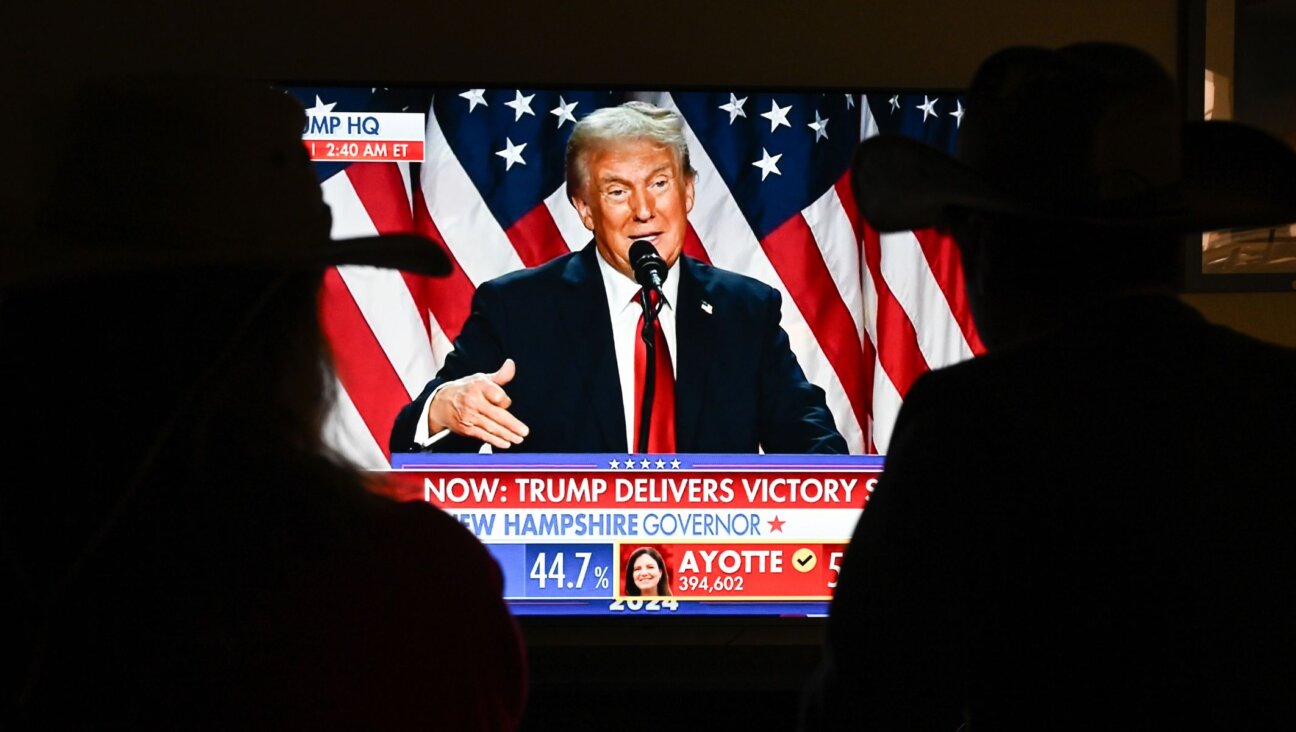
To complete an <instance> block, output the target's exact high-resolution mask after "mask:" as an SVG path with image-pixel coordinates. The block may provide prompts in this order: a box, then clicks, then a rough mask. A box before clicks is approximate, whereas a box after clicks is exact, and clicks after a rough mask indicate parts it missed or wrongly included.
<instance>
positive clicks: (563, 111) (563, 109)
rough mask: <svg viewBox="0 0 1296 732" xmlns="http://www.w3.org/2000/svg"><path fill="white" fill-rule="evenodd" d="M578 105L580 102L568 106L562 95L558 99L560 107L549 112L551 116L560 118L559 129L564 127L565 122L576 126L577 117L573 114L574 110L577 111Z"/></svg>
mask: <svg viewBox="0 0 1296 732" xmlns="http://www.w3.org/2000/svg"><path fill="white" fill-rule="evenodd" d="M577 104H580V102H572V103H571V104H568V103H567V100H566V99H563V98H562V96H561V95H560V96H559V97H558V106H556V107H554V108H553V109H551V110H549V114H552V115H554V116H555V117H557V118H558V126H559V127H562V126H563V122H571V123H572V124H576V116H575V115H573V114H572V110H574V109H576V105H577Z"/></svg>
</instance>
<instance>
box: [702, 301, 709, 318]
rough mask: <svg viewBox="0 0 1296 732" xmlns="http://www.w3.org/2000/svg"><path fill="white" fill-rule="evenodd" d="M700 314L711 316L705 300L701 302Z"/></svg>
mask: <svg viewBox="0 0 1296 732" xmlns="http://www.w3.org/2000/svg"><path fill="white" fill-rule="evenodd" d="M702 312H704V313H706V314H707V315H710V314H711V303H709V302H707V301H706V300H703V301H702Z"/></svg>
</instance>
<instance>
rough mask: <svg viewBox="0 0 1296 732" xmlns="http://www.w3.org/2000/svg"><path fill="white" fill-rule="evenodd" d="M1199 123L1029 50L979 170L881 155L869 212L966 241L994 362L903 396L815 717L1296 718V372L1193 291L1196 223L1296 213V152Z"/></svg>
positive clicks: (1123, 68)
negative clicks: (1206, 316) (1185, 293)
mask: <svg viewBox="0 0 1296 732" xmlns="http://www.w3.org/2000/svg"><path fill="white" fill-rule="evenodd" d="M1179 114H1180V112H1179V108H1178V106H1177V103H1176V100H1175V94H1174V89H1173V85H1172V83H1171V81H1170V79H1169V78H1168V76H1167V75H1166V74H1165V73H1164V72H1163V71H1162V70H1161V69H1160V68H1159V67H1158V66H1157V65H1156V63H1155V62H1154V61H1152V60H1151V59H1150V58H1149V57H1147V56H1146V55H1144V54H1143V53H1142V52H1139V51H1137V50H1134V49H1131V48H1127V47H1122V46H1113V45H1103V44H1085V45H1077V46H1071V47H1067V48H1064V49H1061V50H1058V51H1049V50H1044V49H1034V48H1015V49H1009V50H1006V51H1003V52H1001V53H998V54H995V55H994V56H992V57H990V58H989V59H988V60H987V61H986V62H985V63H984V64H983V65H982V66H981V67H980V69H979V70H978V72H977V73H976V76H975V78H974V79H973V81H972V84H971V88H970V91H969V95H968V99H967V115H966V116H965V117H964V118H963V125H962V130H961V132H960V139H959V149H958V155H957V159H951V158H948V157H946V156H945V155H943V154H942V153H939V152H937V151H935V150H932V149H930V148H926V147H923V146H922V145H920V144H918V143H915V142H910V141H907V140H902V139H897V138H889V137H878V138H874V139H871V140H868V141H866V142H864V143H863V144H862V145H861V147H860V150H859V152H858V157H857V160H856V166H857V168H856V173H857V176H856V181H857V182H858V183H859V186H857V188H856V194H857V196H858V198H859V202H860V205H861V209H862V212H863V214H864V215H865V217H866V218H868V219H869V220H870V221H871V222H872V223H873V224H874V225H875V226H877V228H878V229H880V230H882V231H892V230H900V229H911V228H919V227H929V226H939V227H945V228H948V229H949V230H951V231H952V233H953V235H954V237H955V240H956V241H957V243H958V245H959V248H960V252H961V254H962V259H963V265H964V270H965V276H966V281H967V290H968V297H969V300H970V302H971V305H972V312H973V314H974V317H975V320H976V324H977V327H978V329H979V331H980V333H981V335H982V337H983V338H984V340H985V342H986V344H987V346H988V349H989V353H988V354H987V355H985V356H984V357H980V358H976V359H974V360H972V361H969V362H966V363H962V364H959V365H956V366H952V367H950V368H947V369H942V370H938V371H934V372H932V373H930V374H928V375H925V376H924V377H922V378H921V379H919V380H918V381H917V382H916V383H915V384H914V386H913V388H912V390H911V391H910V392H909V393H908V395H907V396H906V398H905V403H904V407H903V408H902V410H901V412H900V416H899V419H898V421H897V424H896V428H895V434H894V437H893V439H892V441H891V445H890V451H889V454H888V455H887V465H886V469H885V471H884V473H883V475H882V478H881V480H880V482H879V484H878V486H877V489H876V491H875V492H874V494H873V495H872V498H871V500H870V502H869V505H868V508H867V509H866V510H865V512H864V514H863V516H862V518H861V520H860V522H859V524H858V526H857V528H856V530H855V535H854V537H853V538H852V540H851V543H850V546H849V549H848V551H847V554H846V558H845V561H844V566H843V567H842V571H841V578H840V584H839V585H838V587H837V590H836V595H835V598H834V600H833V605H832V611H831V617H830V619H829V623H828V629H827V636H826V641H825V647H824V660H823V664H822V666H821V669H820V673H819V674H818V675H817V677H816V678H815V679H813V680H812V683H811V684H810V685H809V687H808V688H807V693H806V698H805V700H804V701H805V703H804V706H803V710H802V711H803V714H802V726H803V727H804V728H805V729H808V730H819V729H896V730H925V729H936V730H949V731H950V732H953V731H954V730H956V729H960V728H962V729H966V730H990V729H994V730H998V729H1029V730H1042V729H1094V730H1097V729H1103V730H1106V729H1199V728H1200V729H1277V728H1285V727H1286V726H1287V725H1290V724H1291V722H1292V719H1294V718H1296V583H1293V582H1292V579H1291V578H1292V577H1293V576H1296V538H1294V537H1296V461H1293V460H1292V444H1293V443H1292V438H1293V429H1292V423H1293V419H1294V418H1296V356H1294V355H1293V353H1292V352H1291V351H1289V350H1286V349H1282V348H1279V347H1276V346H1272V345H1268V344H1265V343H1261V342H1258V341H1256V340H1253V339H1251V338H1248V337H1246V336H1243V335H1240V334H1238V333H1235V332H1232V331H1230V330H1228V329H1225V328H1221V327H1216V326H1212V325H1210V324H1208V323H1207V322H1205V321H1204V320H1203V319H1202V318H1201V317H1200V316H1199V315H1198V314H1197V313H1196V312H1194V311H1192V310H1190V309H1188V308H1187V307H1185V306H1184V305H1182V304H1181V303H1179V302H1178V301H1177V300H1176V299H1174V297H1173V296H1172V293H1171V285H1172V283H1173V282H1174V266H1175V258H1176V256H1177V251H1178V247H1179V245H1180V241H1181V237H1182V236H1183V235H1184V234H1185V233H1189V232H1194V231H1201V230H1204V229H1209V228H1218V227H1228V226H1250V225H1262V224H1275V223H1280V222H1284V221H1290V220H1296V156H1294V155H1293V154H1292V152H1291V151H1290V150H1288V149H1286V148H1284V147H1283V146H1282V145H1281V144H1280V143H1278V142H1276V141H1274V140H1272V139H1271V138H1268V137H1267V136H1265V135H1263V134H1262V133H1259V132H1257V131H1254V130H1251V129H1247V128H1243V127H1241V126H1239V125H1233V124H1228V123H1216V122H1210V123H1190V124H1187V125H1184V124H1183V123H1182V121H1181V119H1180V117H1179ZM877 180H890V181H893V184H892V185H889V186H886V187H873V188H868V187H863V181H877ZM961 725H966V726H965V727H961Z"/></svg>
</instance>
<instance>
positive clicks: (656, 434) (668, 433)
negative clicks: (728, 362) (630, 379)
mask: <svg viewBox="0 0 1296 732" xmlns="http://www.w3.org/2000/svg"><path fill="white" fill-rule="evenodd" d="M648 296H649V298H650V299H651V302H652V307H653V311H654V312H657V311H659V310H660V306H659V305H658V303H657V299H658V297H659V295H658V294H657V291H656V290H649V291H648ZM635 302H636V303H638V302H639V295H637V294H636V295H635ZM642 332H643V314H642V313H640V315H639V323H638V325H637V326H636V328H635V410H634V413H635V416H634V443H633V444H632V445H631V446H630V447H631V449H632V450H638V449H639V425H640V424H642V418H643V390H644V374H645V373H646V368H647V361H648V353H647V351H648V349H647V348H646V347H645V346H644V342H643V338H642V337H640V334H641V333H642ZM653 338H654V343H655V345H654V346H653V353H654V358H653V361H654V363H653V369H654V371H655V376H654V383H653V403H652V423H651V426H650V427H649V428H648V452H675V374H674V373H673V372H672V371H671V360H670V350H669V349H668V348H667V346H666V336H665V335H664V334H663V333H662V327H661V319H660V318H655V319H653Z"/></svg>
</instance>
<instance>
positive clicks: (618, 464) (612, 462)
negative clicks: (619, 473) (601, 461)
mask: <svg viewBox="0 0 1296 732" xmlns="http://www.w3.org/2000/svg"><path fill="white" fill-rule="evenodd" d="M608 467H610V468H612V469H613V470H616V469H617V468H619V467H621V461H620V460H617V459H616V458H612V459H611V460H609V461H608Z"/></svg>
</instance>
